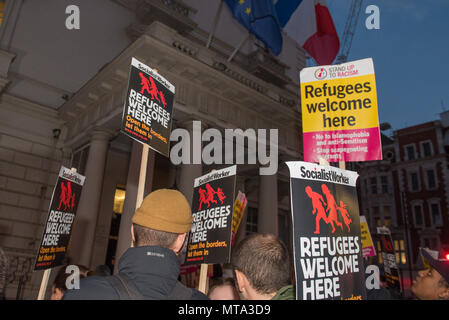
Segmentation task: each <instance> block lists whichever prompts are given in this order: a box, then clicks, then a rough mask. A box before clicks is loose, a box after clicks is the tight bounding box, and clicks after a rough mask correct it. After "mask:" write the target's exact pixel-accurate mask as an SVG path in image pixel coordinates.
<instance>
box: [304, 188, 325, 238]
mask: <svg viewBox="0 0 449 320" xmlns="http://www.w3.org/2000/svg"><path fill="white" fill-rule="evenodd" d="M306 193H307V195H308V196H309V198H310V199H312V206H313V210H312V213H313V214H315V213H316V219H315V222H316V227H315V232H314V233H315V234H320V220H321V219H323V220H324V222H326V224H328V223H329V221H328V220H327V217H326V212H325V211H324V207H323V205H326V203H325V202H324V199H323V196H322V195H321V194H319V193H316V192H314V191H313V190H312V188H311V187H309V186H307V187H306Z"/></svg>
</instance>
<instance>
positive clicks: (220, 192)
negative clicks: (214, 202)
mask: <svg viewBox="0 0 449 320" xmlns="http://www.w3.org/2000/svg"><path fill="white" fill-rule="evenodd" d="M216 194H217V197H218V200H220V202H221V204H223V200H224V199H226V196H225V194H224V193H223V189H222V188H218V189H217V192H216Z"/></svg>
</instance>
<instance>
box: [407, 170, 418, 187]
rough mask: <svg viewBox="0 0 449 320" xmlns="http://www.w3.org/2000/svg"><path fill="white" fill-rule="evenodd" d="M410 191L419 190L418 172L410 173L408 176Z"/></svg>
mask: <svg viewBox="0 0 449 320" xmlns="http://www.w3.org/2000/svg"><path fill="white" fill-rule="evenodd" d="M409 186H410V191H414V192H417V191H419V189H420V186H419V176H418V172H417V171H415V172H410V174H409Z"/></svg>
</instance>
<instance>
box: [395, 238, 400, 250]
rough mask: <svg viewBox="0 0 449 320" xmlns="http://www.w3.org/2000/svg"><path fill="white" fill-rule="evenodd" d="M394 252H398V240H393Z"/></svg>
mask: <svg viewBox="0 0 449 320" xmlns="http://www.w3.org/2000/svg"><path fill="white" fill-rule="evenodd" d="M394 250H396V251H398V250H399V241H398V240H394Z"/></svg>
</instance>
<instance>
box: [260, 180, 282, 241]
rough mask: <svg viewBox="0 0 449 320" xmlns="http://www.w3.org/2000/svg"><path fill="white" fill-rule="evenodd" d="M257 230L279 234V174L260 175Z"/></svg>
mask: <svg viewBox="0 0 449 320" xmlns="http://www.w3.org/2000/svg"><path fill="white" fill-rule="evenodd" d="M257 232H258V233H271V234H274V235H276V236H278V181H277V174H273V175H260V176H259V209H258V216H257Z"/></svg>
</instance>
